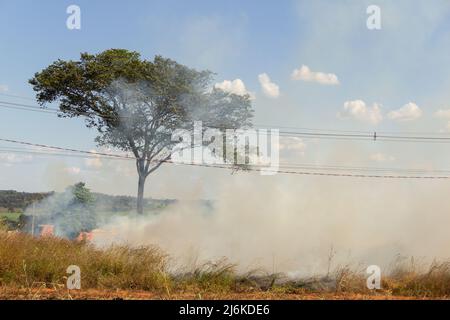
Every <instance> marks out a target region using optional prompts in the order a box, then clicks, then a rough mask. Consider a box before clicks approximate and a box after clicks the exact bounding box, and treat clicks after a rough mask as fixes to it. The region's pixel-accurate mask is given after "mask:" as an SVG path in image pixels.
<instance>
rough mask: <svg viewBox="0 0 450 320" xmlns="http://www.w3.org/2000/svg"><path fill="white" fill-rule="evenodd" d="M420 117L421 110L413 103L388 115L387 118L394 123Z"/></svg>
mask: <svg viewBox="0 0 450 320" xmlns="http://www.w3.org/2000/svg"><path fill="white" fill-rule="evenodd" d="M421 116H422V110H421V109H420V108H419V107H418V106H417V105H416V104H415V103H413V102H409V103H407V104H405V105H404V106H403V107H401V108H400V109H398V110H394V111H391V112H389V113H388V118H389V119H391V120H395V121H412V120H417V119H419V118H420V117H421Z"/></svg>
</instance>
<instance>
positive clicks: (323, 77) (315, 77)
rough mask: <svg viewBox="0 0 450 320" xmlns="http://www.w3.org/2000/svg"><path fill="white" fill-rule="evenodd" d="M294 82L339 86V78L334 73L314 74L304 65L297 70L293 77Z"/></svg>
mask: <svg viewBox="0 0 450 320" xmlns="http://www.w3.org/2000/svg"><path fill="white" fill-rule="evenodd" d="M291 78H292V80H302V81H308V82H317V83H320V84H325V85H338V84H339V80H338V77H337V76H336V75H335V74H334V73H324V72H314V71H311V69H309V67H308V66H305V65H302V66H301V67H300V69H295V70H294V71H293V72H292V75H291Z"/></svg>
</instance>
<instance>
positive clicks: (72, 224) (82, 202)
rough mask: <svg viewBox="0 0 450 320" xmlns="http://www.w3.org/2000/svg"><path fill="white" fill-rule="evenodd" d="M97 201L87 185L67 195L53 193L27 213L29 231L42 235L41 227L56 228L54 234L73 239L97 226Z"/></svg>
mask: <svg viewBox="0 0 450 320" xmlns="http://www.w3.org/2000/svg"><path fill="white" fill-rule="evenodd" d="M93 201H94V198H93V197H92V195H91V194H90V192H89V190H88V189H86V188H85V187H84V183H78V184H76V185H74V186H70V187H68V188H66V190H65V191H64V192H60V193H53V194H52V195H50V196H48V197H46V198H44V199H43V200H41V201H39V202H38V203H34V204H33V205H31V206H29V207H28V208H27V209H26V210H25V213H24V215H25V216H26V217H27V221H26V224H27V225H26V226H25V230H27V229H28V230H29V231H30V232H31V233H34V234H39V231H40V226H42V225H52V226H53V227H54V235H56V236H60V237H66V238H69V239H73V238H75V237H77V236H78V235H79V233H80V232H83V231H90V230H92V229H94V228H95V227H96V225H97V220H98V216H97V214H96V211H95V210H94V207H93Z"/></svg>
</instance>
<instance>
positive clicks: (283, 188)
mask: <svg viewBox="0 0 450 320" xmlns="http://www.w3.org/2000/svg"><path fill="white" fill-rule="evenodd" d="M274 179H276V180H274ZM230 180H231V181H230V182H229V183H226V184H224V185H223V186H222V188H221V189H222V190H221V192H220V193H219V196H218V199H217V200H215V201H214V204H213V206H212V207H213V208H212V209H211V210H208V209H207V208H206V207H205V206H203V205H201V204H199V202H192V201H190V202H179V203H177V204H174V205H172V206H170V207H168V208H167V209H166V210H165V211H164V212H163V213H161V214H159V215H155V216H147V217H141V218H126V217H122V218H120V219H117V220H115V221H114V222H112V223H109V224H108V225H105V226H103V227H102V228H103V229H106V230H109V231H110V232H111V233H114V234H115V235H116V237H115V241H124V242H126V243H128V244H131V245H145V244H157V245H159V246H161V247H162V248H163V249H164V250H166V251H167V252H168V253H169V254H170V255H171V256H172V257H174V258H176V259H177V263H179V264H180V265H182V264H183V263H185V262H186V261H188V259H192V256H193V255H194V256H195V258H196V259H198V260H199V261H206V260H212V259H217V258H221V257H226V258H228V259H229V261H230V262H233V263H236V264H238V266H239V269H240V270H242V271H245V270H249V269H254V268H263V269H265V270H266V271H268V272H286V273H290V274H294V275H302V276H305V275H311V274H321V273H322V274H323V273H324V272H326V270H327V268H328V256H329V252H330V248H331V247H333V248H334V250H335V251H336V256H335V258H334V261H333V263H334V264H335V266H336V265H337V264H343V263H350V262H351V263H358V264H363V265H366V266H368V265H372V264H376V265H380V266H387V265H388V264H389V263H390V262H392V261H393V260H394V258H395V256H396V255H398V254H400V255H404V256H415V257H426V258H430V259H432V258H438V257H448V256H449V255H450V252H449V250H448V247H449V244H450V237H449V236H448V230H447V229H448V227H447V226H448V225H449V223H450V215H449V214H448V212H449V209H450V208H449V205H446V204H445V203H443V202H442V199H443V195H444V193H445V188H444V184H442V183H439V182H422V181H421V182H405V181H395V180H389V181H385V180H381V181H380V180H361V179H348V178H343V179H342V178H304V177H301V176H295V177H291V176H283V177H281V176H277V177H259V176H256V175H255V176H254V175H250V174H244V175H238V176H234V177H232V178H230ZM275 182H276V183H275ZM97 244H99V245H104V244H105V242H104V241H102V239H97Z"/></svg>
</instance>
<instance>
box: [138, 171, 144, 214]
mask: <svg viewBox="0 0 450 320" xmlns="http://www.w3.org/2000/svg"><path fill="white" fill-rule="evenodd" d="M145 178H146V177H145V175H142V174H139V182H138V195H137V213H138V214H143V213H144V188H145Z"/></svg>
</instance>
